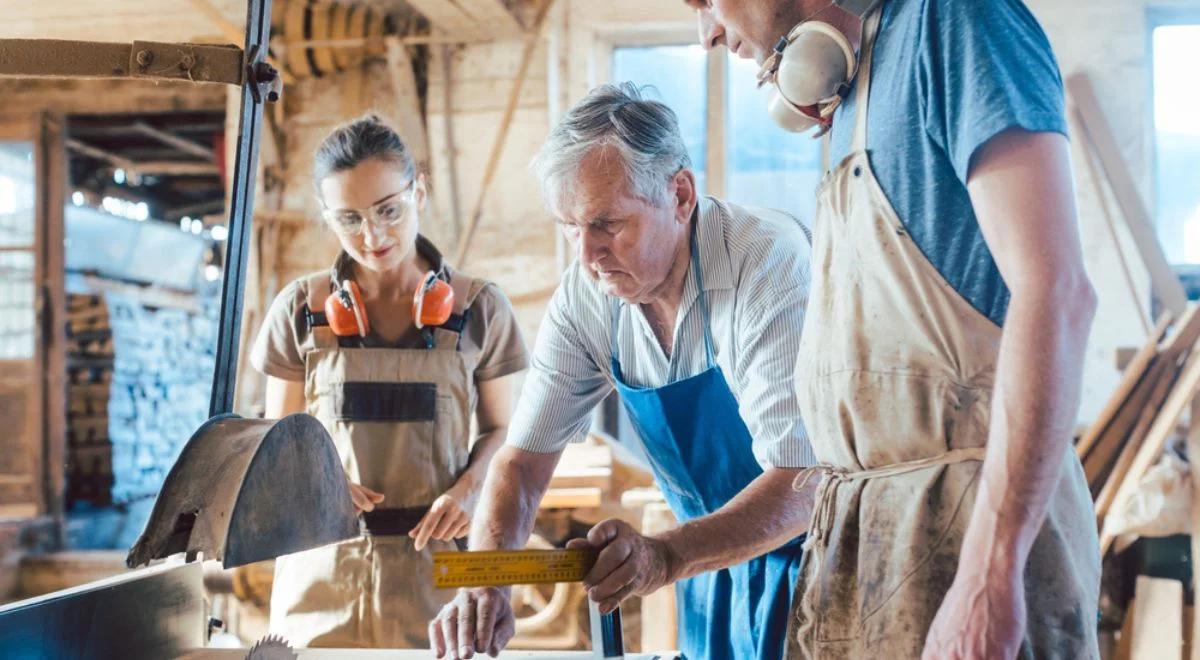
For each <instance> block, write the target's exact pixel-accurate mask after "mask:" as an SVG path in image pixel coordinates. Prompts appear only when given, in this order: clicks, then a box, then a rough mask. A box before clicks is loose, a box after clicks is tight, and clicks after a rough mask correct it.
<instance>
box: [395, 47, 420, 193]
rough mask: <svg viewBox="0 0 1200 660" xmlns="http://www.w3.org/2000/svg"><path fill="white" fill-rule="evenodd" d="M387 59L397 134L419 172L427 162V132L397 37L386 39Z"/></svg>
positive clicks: (405, 52)
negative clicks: (396, 119) (401, 138)
mask: <svg viewBox="0 0 1200 660" xmlns="http://www.w3.org/2000/svg"><path fill="white" fill-rule="evenodd" d="M387 62H388V73H389V74H390V75H391V78H392V93H393V94H394V95H395V99H396V100H395V112H394V113H393V114H394V116H395V117H397V118H398V119H399V120H400V135H401V136H402V137H403V138H404V143H405V144H406V145H407V146H408V149H409V152H410V153H412V156H413V160H414V161H416V163H417V169H418V170H419V171H423V170H425V169H426V167H427V166H428V165H429V135H428V134H427V133H426V126H425V113H424V112H422V111H421V97H420V94H418V93H417V78H416V75H415V74H414V73H413V66H412V58H411V57H410V56H409V54H408V47H406V46H405V45H404V44H402V43H400V41H399V40H397V39H394V38H393V39H388V40H387Z"/></svg>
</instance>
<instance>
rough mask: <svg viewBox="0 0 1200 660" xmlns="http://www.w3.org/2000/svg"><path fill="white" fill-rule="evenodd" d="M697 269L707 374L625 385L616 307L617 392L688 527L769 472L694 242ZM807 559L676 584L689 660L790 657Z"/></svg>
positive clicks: (777, 559) (780, 552)
mask: <svg viewBox="0 0 1200 660" xmlns="http://www.w3.org/2000/svg"><path fill="white" fill-rule="evenodd" d="M691 270H692V273H693V274H694V276H695V278H696V289H697V298H696V302H697V304H698V305H699V306H700V310H701V313H702V314H703V315H704V350H705V355H706V356H707V359H708V363H707V368H706V369H705V371H703V372H702V373H700V374H699V375H696V376H692V377H690V378H684V379H682V380H678V381H675V382H673V383H669V384H667V385H664V386H662V387H659V388H639V387H634V386H631V385H628V384H626V383H625V381H624V380H623V379H622V376H621V363H620V360H619V358H618V343H617V330H618V327H619V325H620V318H621V317H620V314H621V303H620V302H619V301H617V300H615V299H614V300H613V301H612V305H611V333H610V334H611V335H612V358H611V359H612V373H613V378H614V380H615V381H616V387H617V391H618V392H619V393H620V395H621V402H622V403H623V404H624V406H625V410H626V411H627V412H628V413H629V417H630V419H631V420H632V422H633V425H634V427H635V428H636V429H637V431H638V436H639V437H640V438H641V440H642V444H643V446H644V448H645V453H646V455H647V457H648V458H649V462H650V464H651V467H652V468H653V470H654V475H655V477H656V478H657V482H658V485H659V487H660V488H662V491H663V495H664V496H665V498H666V500H667V503H668V504H670V506H671V510H672V511H673V512H674V513H675V517H676V518H678V519H679V521H680V522H685V521H687V520H691V519H693V518H698V517H700V516H705V515H708V514H710V513H712V512H714V511H716V510H717V509H719V508H721V507H722V506H724V505H725V503H726V502H728V501H729V500H731V499H733V497H734V496H735V495H737V494H738V493H740V492H741V491H742V489H743V488H745V487H746V486H747V485H748V484H749V483H750V482H751V481H753V480H754V479H755V478H757V477H758V476H759V475H760V474H762V472H763V471H762V468H761V467H759V465H758V462H757V461H756V460H755V458H754V454H753V452H752V451H751V443H752V437H751V435H750V430H749V429H747V428H746V424H745V422H743V421H742V418H741V415H740V414H739V412H738V403H737V400H736V399H735V398H734V396H733V392H732V391H730V389H729V384H728V383H727V382H726V380H725V376H724V375H723V374H722V372H721V368H720V367H719V366H717V362H716V358H715V357H714V354H713V341H712V331H711V329H710V326H709V316H708V305H707V303H706V300H705V294H704V281H703V274H702V273H701V272H700V256H699V246H698V245H697V244H696V243H695V242H694V241H693V249H692V268H691ZM800 554H801V542H800V540H799V539H797V540H795V541H792V542H791V543H789V544H787V545H785V546H783V547H781V548H779V549H777V550H775V551H773V552H770V553H768V554H766V555H764V556H762V557H758V558H755V559H752V560H750V561H749V562H746V563H744V564H739V565H737V566H734V567H732V568H728V569H724V570H720V571H715V572H709V573H703V574H701V575H698V576H696V577H693V578H690V579H687V580H681V581H679V582H678V583H676V587H675V594H676V609H677V611H678V619H679V645H680V650H681V651H682V652H683V653H684V654H685V656H686V657H687V658H689V659H690V660H705V659H708V658H711V659H713V660H723V659H726V658H729V659H739V660H748V659H750V658H760V659H764V660H768V659H773V658H779V657H782V654H783V646H784V636H785V633H786V628H787V614H788V610H789V607H790V598H791V590H792V585H793V584H794V583H795V581H796V578H797V576H798V574H799V569H800Z"/></svg>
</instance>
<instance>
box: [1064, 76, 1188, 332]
mask: <svg viewBox="0 0 1200 660" xmlns="http://www.w3.org/2000/svg"><path fill="white" fill-rule="evenodd" d="M1066 87H1067V91H1068V93H1069V94H1070V97H1071V100H1072V101H1073V102H1074V104H1075V108H1076V110H1077V111H1078V113H1079V118H1080V120H1081V121H1080V123H1081V124H1082V125H1083V129H1084V131H1083V132H1084V138H1085V140H1086V143H1085V145H1084V146H1085V148H1087V147H1088V146H1089V145H1090V147H1091V148H1092V149H1094V150H1095V153H1096V157H1097V159H1098V160H1099V161H1100V165H1101V168H1102V169H1103V171H1104V175H1105V178H1106V179H1107V181H1108V185H1109V186H1110V187H1111V188H1112V191H1113V196H1114V197H1116V200H1117V205H1118V206H1119V207H1120V208H1121V214H1122V215H1123V216H1124V218H1125V223H1126V225H1127V226H1128V227H1129V231H1130V233H1131V234H1132V235H1133V240H1134V243H1135V244H1136V245H1137V247H1138V251H1139V252H1140V253H1141V255H1142V260H1143V261H1144V262H1145V264H1146V269H1147V270H1148V271H1149V272H1150V281H1151V283H1152V288H1153V290H1154V295H1155V296H1156V297H1158V299H1159V302H1161V303H1162V305H1163V307H1165V308H1166V309H1169V310H1170V311H1171V312H1173V313H1175V314H1176V315H1179V314H1182V313H1183V310H1184V307H1185V306H1186V305H1187V294H1186V293H1185V292H1184V290H1183V285H1182V284H1180V283H1179V277H1178V276H1177V275H1176V274H1175V271H1174V270H1172V269H1171V264H1169V263H1168V262H1167V257H1166V255H1165V254H1163V251H1162V246H1161V245H1160V244H1159V242H1158V237H1157V236H1156V235H1155V232H1154V222H1153V220H1152V219H1151V217H1150V212H1149V211H1148V210H1147V207H1146V203H1145V201H1144V200H1143V199H1142V196H1141V193H1139V192H1138V187H1137V184H1136V183H1135V182H1134V179H1133V175H1132V174H1131V173H1130V171H1129V167H1128V166H1127V165H1126V163H1125V160H1124V158H1123V156H1122V154H1121V150H1120V147H1118V145H1117V139H1116V137H1115V136H1114V135H1113V132H1112V128H1111V125H1110V124H1109V123H1108V120H1107V119H1106V118H1105V116H1104V110H1103V109H1102V108H1101V107H1100V101H1099V100H1098V99H1097V98H1096V92H1095V90H1094V89H1093V88H1092V83H1091V80H1090V79H1089V78H1088V75H1087V74H1086V73H1076V74H1074V75H1071V76H1070V77H1068V78H1067V81H1066Z"/></svg>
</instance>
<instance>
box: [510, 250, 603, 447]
mask: <svg viewBox="0 0 1200 660" xmlns="http://www.w3.org/2000/svg"><path fill="white" fill-rule="evenodd" d="M578 276H579V274H578V272H577V271H575V270H574V269H573V270H572V271H569V272H568V274H567V275H565V276H564V278H563V282H562V284H560V285H559V287H558V289H557V290H556V291H555V292H554V296H553V297H552V298H551V299H550V304H549V306H548V308H547V311H546V316H545V319H544V320H543V321H542V325H541V327H540V328H539V330H538V334H537V341H536V342H535V344H534V349H533V357H532V359H531V361H530V368H529V373H528V375H527V376H526V378H525V386H524V388H523V389H522V390H521V397H520V401H519V402H518V403H517V409H516V411H515V413H514V414H513V419H512V423H511V424H510V425H509V434H508V444H510V445H512V446H514V447H518V448H520V449H524V450H526V451H531V452H536V453H539V454H548V453H555V452H558V451H561V450H562V449H563V448H564V447H566V445H567V443H569V442H572V441H579V440H582V439H583V437H584V436H585V434H586V432H587V428H588V425H589V422H590V420H591V412H592V410H593V409H594V408H595V407H596V405H597V404H598V403H600V401H601V400H603V399H604V397H605V396H607V395H608V393H609V392H611V391H612V389H613V385H612V383H611V381H610V380H609V379H608V376H607V371H608V370H607V369H606V368H602V367H601V366H600V365H599V364H597V362H596V359H595V356H594V355H591V354H590V352H589V351H588V350H587V346H586V345H585V342H584V341H583V339H582V337H581V336H580V333H579V329H578V328H577V326H576V325H575V324H576V322H577V321H578V319H577V318H574V317H575V316H576V314H574V313H573V310H572V307H571V304H570V303H571V301H570V293H569V292H570V289H571V287H572V286H573V282H572V280H573V278H574V277H578Z"/></svg>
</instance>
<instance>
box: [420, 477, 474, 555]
mask: <svg viewBox="0 0 1200 660" xmlns="http://www.w3.org/2000/svg"><path fill="white" fill-rule="evenodd" d="M464 490H465V489H463V488H460V487H459V485H458V484H455V485H454V486H453V487H451V488H450V490H448V491H446V492H445V493H444V494H443V495H442V496H441V497H439V498H437V499H436V500H434V501H433V506H430V507H429V511H428V512H426V513H425V515H424V516H422V517H421V521H420V522H418V523H417V526H416V527H413V528H412V531H411V532H409V533H408V535H409V536H410V537H412V538H414V539H416V542H415V543H413V547H414V548H415V549H416V550H417V552H420V551H421V550H424V549H425V546H426V545H427V544H428V543H429V540H430V539H436V540H438V541H452V540H454V539H457V538H462V537H464V536H466V535H467V531H468V530H470V529H471V513H472V511H473V510H474V508H475V503H474V499H475V498H474V497H471V496H469V495H468V494H467V493H465V492H464Z"/></svg>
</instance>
